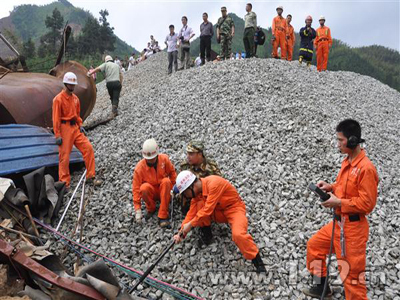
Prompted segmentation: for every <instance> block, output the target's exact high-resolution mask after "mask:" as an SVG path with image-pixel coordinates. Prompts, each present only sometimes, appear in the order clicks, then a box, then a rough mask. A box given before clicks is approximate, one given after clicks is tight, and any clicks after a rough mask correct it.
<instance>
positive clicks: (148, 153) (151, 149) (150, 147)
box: [142, 139, 158, 159]
mask: <svg viewBox="0 0 400 300" xmlns="http://www.w3.org/2000/svg"><path fill="white" fill-rule="evenodd" d="M142 154H143V157H144V158H145V159H153V158H154V157H156V156H157V155H158V145H157V142H156V140H155V139H149V140H146V141H145V142H144V143H143V149H142Z"/></svg>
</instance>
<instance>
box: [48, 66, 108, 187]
mask: <svg viewBox="0 0 400 300" xmlns="http://www.w3.org/2000/svg"><path fill="white" fill-rule="evenodd" d="M63 83H64V86H65V87H64V89H63V90H62V91H61V92H60V93H59V94H58V95H57V96H55V97H54V99H53V130H54V134H55V136H56V144H57V145H58V146H59V168H58V174H59V180H60V181H63V182H65V183H66V186H67V188H69V185H70V183H71V176H70V174H69V155H70V153H71V151H72V146H74V145H75V147H76V148H78V150H79V151H80V152H81V153H82V156H83V159H84V161H85V166H86V170H87V172H86V178H87V182H88V183H93V184H94V185H96V186H98V185H101V183H102V182H101V180H95V162H94V151H93V147H92V145H91V144H90V142H89V140H88V138H87V137H86V136H85V135H84V134H83V132H84V129H83V127H82V123H83V121H82V119H81V117H80V115H79V114H80V110H81V105H80V102H79V98H78V97H77V96H76V95H75V94H74V93H73V92H74V89H75V85H77V84H78V80H77V78H76V75H75V74H74V73H72V72H67V73H65V75H64V79H63Z"/></svg>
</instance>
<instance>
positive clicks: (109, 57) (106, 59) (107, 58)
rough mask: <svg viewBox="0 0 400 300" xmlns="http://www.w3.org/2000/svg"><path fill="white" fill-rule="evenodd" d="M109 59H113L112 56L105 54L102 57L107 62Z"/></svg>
mask: <svg viewBox="0 0 400 300" xmlns="http://www.w3.org/2000/svg"><path fill="white" fill-rule="evenodd" d="M110 60H113V58H112V57H111V55H107V56H106V58H105V59H104V61H105V62H108V61H110Z"/></svg>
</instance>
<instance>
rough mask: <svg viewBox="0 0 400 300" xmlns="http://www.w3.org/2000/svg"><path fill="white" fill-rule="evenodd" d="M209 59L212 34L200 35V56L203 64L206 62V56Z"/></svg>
mask: <svg viewBox="0 0 400 300" xmlns="http://www.w3.org/2000/svg"><path fill="white" fill-rule="evenodd" d="M206 57H207V61H210V60H211V36H209V35H203V36H201V37H200V58H201V64H202V65H204V64H205V58H206Z"/></svg>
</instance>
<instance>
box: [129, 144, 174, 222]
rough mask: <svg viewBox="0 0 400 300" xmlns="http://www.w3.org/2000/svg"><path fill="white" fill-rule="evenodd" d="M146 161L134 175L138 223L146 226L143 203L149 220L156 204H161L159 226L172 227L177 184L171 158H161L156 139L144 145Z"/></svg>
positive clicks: (144, 159) (162, 156)
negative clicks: (143, 222)
mask: <svg viewBox="0 0 400 300" xmlns="http://www.w3.org/2000/svg"><path fill="white" fill-rule="evenodd" d="M142 155H143V159H142V160H141V161H139V162H138V164H137V165H136V167H135V171H134V173H133V181H132V194H133V205H134V208H135V218H136V222H137V223H141V222H142V209H141V207H142V201H141V200H143V202H144V203H145V205H146V210H147V216H148V217H150V216H151V215H153V214H154V213H155V211H156V201H157V200H159V201H160V209H159V211H158V219H159V225H160V226H161V227H168V226H169V225H170V222H169V215H168V210H169V202H170V200H171V193H170V192H171V189H172V187H173V185H174V184H175V180H176V172H175V168H174V166H173V165H172V163H171V161H170V159H169V157H168V155H166V154H160V153H159V148H158V145H157V142H156V140H155V139H148V140H146V141H145V142H144V143H143V148H142Z"/></svg>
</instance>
